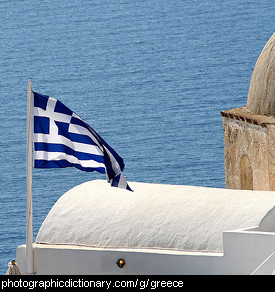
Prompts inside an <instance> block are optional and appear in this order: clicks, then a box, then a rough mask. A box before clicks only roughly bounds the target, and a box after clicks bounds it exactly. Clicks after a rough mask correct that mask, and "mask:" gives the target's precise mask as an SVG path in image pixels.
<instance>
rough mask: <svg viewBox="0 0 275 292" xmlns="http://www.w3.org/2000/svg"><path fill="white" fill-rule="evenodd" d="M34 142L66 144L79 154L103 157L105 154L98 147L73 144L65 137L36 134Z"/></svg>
mask: <svg viewBox="0 0 275 292" xmlns="http://www.w3.org/2000/svg"><path fill="white" fill-rule="evenodd" d="M33 140H34V143H35V142H41V143H52V144H64V145H66V146H68V147H70V148H72V149H74V150H75V151H78V152H88V153H91V154H95V155H102V156H103V152H102V151H101V150H100V149H99V147H97V146H96V145H91V144H84V143H78V142H72V141H71V140H70V139H68V138H65V137H64V136H57V137H55V136H54V137H51V136H45V135H43V134H35V135H34V139H33Z"/></svg>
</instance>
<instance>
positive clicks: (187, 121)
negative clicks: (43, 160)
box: [0, 0, 275, 274]
mask: <svg viewBox="0 0 275 292" xmlns="http://www.w3.org/2000/svg"><path fill="white" fill-rule="evenodd" d="M274 11H275V2H274V1H272V0H261V1H256V0H254V1H253V0H231V1H224V0H209V1H206V0H205V1H199V0H192V1H191V0H186V1H184V0H170V1H164V0H147V1H145V0H140V1H137V0H118V1H110V0H94V1H88V0H70V1H65V0H60V1H49V0H44V1H40V0H32V1H30V0H7V1H5V0H1V1H0V31H1V41H0V98H1V103H0V122H1V132H0V133H1V139H0V147H1V152H0V172H1V179H0V274H4V273H5V272H6V270H7V264H8V262H9V261H10V260H12V259H15V258H16V248H17V246H18V245H21V244H24V243H25V212H26V109H27V83H28V80H29V79H31V80H32V85H33V90H34V91H37V92H40V93H42V94H46V95H50V96H52V97H55V98H57V99H59V100H61V101H62V102H63V103H64V104H66V105H67V106H68V107H69V108H70V109H71V110H73V111H74V112H76V113H77V114H78V115H80V116H81V117H82V118H83V119H84V120H85V121H86V122H87V123H88V124H89V125H90V126H91V127H93V128H94V129H95V130H96V131H97V132H98V133H99V134H100V135H101V136H102V137H103V138H104V139H105V140H106V142H107V143H108V144H109V145H111V146H112V147H113V148H114V149H115V150H116V151H117V152H118V154H119V155H120V156H121V157H123V159H124V162H125V165H126V167H125V170H124V174H125V175H126V177H127V180H128V182H129V184H130V186H131V181H139V182H148V183H152V182H153V181H154V180H155V181H156V182H157V183H162V184H180V185H197V186H208V187H216V188H224V187H225V185H224V152H223V147H224V143H223V128H222V119H221V115H220V111H221V110H225V109H229V108H235V107H239V106H243V105H245V104H246V99H247V93H248V89H249V83H250V78H251V74H252V71H253V68H254V65H255V63H256V60H257V58H258V56H259V54H260V52H261V50H262V49H263V47H264V45H265V44H266V42H267V41H268V39H269V38H270V36H271V35H272V34H273V32H274V24H275V23H274V19H275V17H274V16H275V13H274ZM94 179H105V175H102V174H99V173H85V172H81V171H79V170H77V169H72V168H68V169H58V170H53V169H48V170H41V169H35V170H33V229H34V238H35V237H36V234H37V232H38V230H39V227H40V225H41V223H42V222H43V220H44V218H45V217H46V215H47V213H48V212H49V210H50V209H51V207H52V206H53V205H54V203H55V202H56V201H57V199H58V198H59V197H60V196H61V195H62V194H63V193H64V192H66V191H67V190H69V189H71V188H72V187H74V186H76V185H78V184H80V183H83V182H85V181H88V180H94ZM129 195H131V194H130V193H129ZM91 216H92V214H91Z"/></svg>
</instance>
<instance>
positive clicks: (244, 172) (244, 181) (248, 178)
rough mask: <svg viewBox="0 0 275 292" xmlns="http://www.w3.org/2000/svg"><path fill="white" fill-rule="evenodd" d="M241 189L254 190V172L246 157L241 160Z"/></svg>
mask: <svg viewBox="0 0 275 292" xmlns="http://www.w3.org/2000/svg"><path fill="white" fill-rule="evenodd" d="M241 188H242V190H253V170H252V167H251V164H250V161H249V159H248V157H247V156H246V155H244V156H243V158H242V160H241Z"/></svg>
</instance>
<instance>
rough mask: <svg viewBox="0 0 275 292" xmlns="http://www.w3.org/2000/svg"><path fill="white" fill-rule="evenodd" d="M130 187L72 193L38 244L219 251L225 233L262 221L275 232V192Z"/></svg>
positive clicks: (84, 187) (88, 186)
mask: <svg viewBox="0 0 275 292" xmlns="http://www.w3.org/2000/svg"><path fill="white" fill-rule="evenodd" d="M131 187H132V188H133V190H134V192H129V191H127V190H122V189H118V188H113V187H110V185H109V184H108V183H107V182H106V181H102V180H95V181H89V182H86V183H83V184H81V185H79V186H77V187H75V188H73V189H71V190H69V191H68V192H67V193H65V194H64V195H63V196H61V197H60V198H59V200H58V201H57V202H56V204H55V205H54V206H53V208H52V209H51V211H50V212H49V214H48V216H47V218H46V219H45V221H44V222H43V224H42V226H41V228H40V230H39V232H38V235H37V238H36V242H37V243H47V244H70V245H85V246H96V247H110V248H113V247H123V248H159V249H162V248H165V249H181V250H197V251H198V250H208V251H219V250H222V232H223V231H226V230H232V229H238V228H248V227H252V226H257V225H259V224H260V222H261V220H263V218H264V216H266V217H265V218H266V220H265V224H264V228H267V229H269V231H270V230H272V229H273V231H275V222H274V220H273V221H272V220H269V218H268V215H267V213H268V212H269V211H270V210H271V209H272V208H273V207H274V205H275V193H274V192H257V191H239V190H227V189H214V188H205V187H194V186H176V185H161V184H147V183H137V182H131ZM273 213H274V212H273ZM269 214H271V215H272V212H269ZM273 215H274V214H273ZM273 215H272V216H273ZM273 217H274V216H273ZM273 219H274V218H273Z"/></svg>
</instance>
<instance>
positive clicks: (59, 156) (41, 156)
mask: <svg viewBox="0 0 275 292" xmlns="http://www.w3.org/2000/svg"><path fill="white" fill-rule="evenodd" d="M35 152H36V154H35V160H49V161H59V160H63V159H66V160H68V161H69V162H70V163H74V164H80V165H81V166H82V167H94V168H97V167H104V166H105V164H104V163H101V162H97V161H95V160H79V159H78V158H76V157H75V156H72V155H69V154H65V153H64V152H46V151H35Z"/></svg>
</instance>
